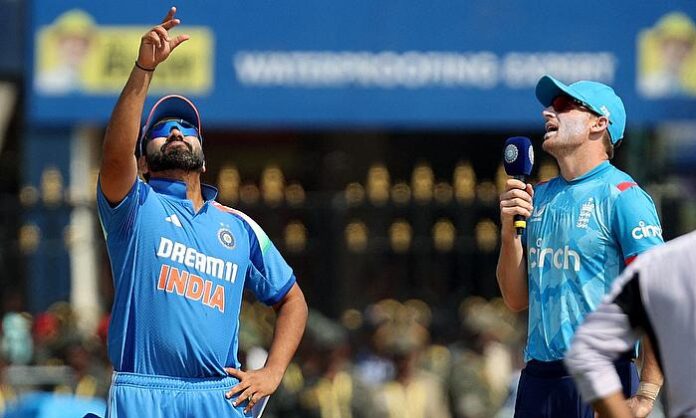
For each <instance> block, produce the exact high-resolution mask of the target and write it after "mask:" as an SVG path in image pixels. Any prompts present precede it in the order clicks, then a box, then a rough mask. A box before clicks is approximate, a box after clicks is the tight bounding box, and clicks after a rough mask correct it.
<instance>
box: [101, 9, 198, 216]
mask: <svg viewBox="0 0 696 418" xmlns="http://www.w3.org/2000/svg"><path fill="white" fill-rule="evenodd" d="M175 13H176V8H175V7H172V8H171V9H169V12H168V13H167V16H165V18H164V20H163V21H162V23H161V24H160V25H157V26H155V27H153V28H152V29H150V30H149V31H148V32H147V33H146V34H145V35H143V37H142V38H141V40H140V49H139V51H138V58H137V60H136V63H135V65H134V66H133V69H132V70H131V73H130V76H129V77H128V81H127V82H126V85H125V87H124V88H123V91H122V92H121V96H120V97H119V99H118V102H117V103H116V106H115V107H114V110H113V112H112V114H111V119H110V120H109V124H108V126H107V128H106V134H105V135H104V143H103V154H102V162H101V168H100V172H99V181H100V185H101V189H102V192H103V193H104V196H105V197H106V199H107V200H108V201H109V202H110V203H113V204H117V203H119V202H120V201H121V200H123V198H124V197H125V196H126V194H128V191H129V190H130V189H131V187H132V186H133V183H134V182H135V178H136V176H137V174H138V167H137V161H136V159H135V155H134V152H135V146H136V144H137V142H138V131H139V128H140V126H139V125H140V119H141V115H142V112H143V105H144V103H145V98H146V97H147V91H148V88H149V86H150V81H151V80H152V76H153V74H154V70H155V68H157V65H159V64H160V63H161V62H163V61H164V60H166V59H167V57H168V56H169V54H170V53H171V52H172V51H173V50H174V48H176V47H177V46H179V45H180V44H181V43H182V42H184V41H186V40H187V39H189V37H188V35H179V36H177V37H176V38H170V37H169V30H170V29H171V28H173V27H175V26H177V25H178V24H179V19H175V18H174V14H175Z"/></svg>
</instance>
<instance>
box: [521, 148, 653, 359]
mask: <svg viewBox="0 0 696 418" xmlns="http://www.w3.org/2000/svg"><path fill="white" fill-rule="evenodd" d="M523 238H524V239H525V242H526V244H525V249H526V255H527V272H528V277H529V333H528V340H527V347H526V350H525V358H526V360H527V361H529V360H532V359H534V360H540V361H554V360H560V359H562V358H563V357H564V355H565V352H566V351H567V349H568V348H569V346H570V342H571V339H572V337H573V334H574V333H575V330H576V329H577V327H578V326H579V325H580V324H581V323H582V321H583V320H584V318H585V316H586V315H587V314H588V313H590V312H592V311H594V310H595V309H596V308H597V306H598V305H599V303H600V302H601V300H602V298H603V297H604V295H605V294H606V293H608V292H609V290H610V288H611V284H612V282H613V281H614V279H615V278H616V277H617V276H618V275H619V273H620V272H621V271H622V270H623V269H624V267H625V266H626V263H627V262H630V261H631V259H632V258H633V257H635V256H636V255H638V254H640V253H642V252H643V251H645V250H647V249H649V248H651V247H652V246H654V245H657V244H660V243H662V229H661V227H660V221H659V219H658V217H657V212H656V210H655V205H654V204H653V201H652V199H651V198H650V196H648V194H647V193H645V192H644V191H643V190H642V189H641V188H640V187H638V185H637V184H636V183H635V182H634V181H633V179H632V178H631V177H630V176H629V175H628V174H626V173H624V172H622V171H621V170H619V169H617V168H615V167H614V166H613V165H611V164H610V163H609V162H608V161H605V162H603V163H602V164H600V165H599V166H597V167H595V168H594V169H592V170H591V171H589V172H588V173H586V174H584V175H582V176H580V177H578V178H576V179H574V180H572V181H566V180H564V179H563V178H562V177H560V176H559V177H556V178H554V179H552V180H550V181H549V182H547V183H542V184H539V185H537V186H536V187H535V190H534V211H533V213H532V216H531V217H530V218H529V219H528V222H527V231H526V233H525V236H524V237H523Z"/></svg>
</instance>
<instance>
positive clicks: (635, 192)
mask: <svg viewBox="0 0 696 418" xmlns="http://www.w3.org/2000/svg"><path fill="white" fill-rule="evenodd" d="M536 96H537V99H538V100H539V102H541V104H542V105H543V106H544V107H545V109H544V110H543V113H542V114H543V117H544V120H545V122H546V123H545V128H546V134H545V135H544V142H543V148H544V151H546V152H548V153H549V154H551V155H552V156H553V157H554V158H555V159H556V161H557V163H558V165H559V168H560V176H559V177H556V178H554V179H551V180H550V181H549V182H547V183H542V184H538V185H537V186H536V187H535V188H532V186H531V185H529V184H524V183H523V182H522V181H519V180H515V179H510V180H508V182H507V189H506V191H505V192H504V193H503V194H502V195H501V197H500V209H501V223H502V228H501V249H500V257H499V260H498V266H497V276H498V283H499V286H500V290H501V293H502V295H503V298H504V300H505V302H506V304H507V305H508V307H510V308H511V309H512V310H515V311H521V310H523V309H525V308H529V333H528V339H527V346H526V349H525V360H526V362H527V364H526V367H525V369H524V370H523V371H522V375H521V377H520V383H519V388H518V394H517V402H516V406H515V417H518V418H540V417H549V418H552V417H564V418H571V417H588V418H592V417H593V416H594V413H593V411H592V407H591V406H590V405H589V404H587V403H585V402H583V401H582V399H581V398H580V395H579V392H578V391H577V389H576V388H575V385H574V384H573V381H572V378H571V377H570V375H569V374H568V372H567V370H566V369H565V367H564V365H563V361H562V360H563V358H564V356H565V354H566V351H567V350H568V348H569V347H570V342H571V340H572V338H573V335H574V333H575V330H576V329H577V328H578V326H579V325H580V324H581V323H582V322H583V320H584V318H585V316H587V315H588V314H589V313H590V312H592V311H593V310H595V309H596V308H597V307H598V306H599V304H600V302H601V301H602V298H603V297H604V295H606V294H607V293H608V292H609V290H610V289H611V285H612V282H613V281H614V279H615V278H616V277H617V276H618V275H619V273H620V272H621V271H622V270H623V269H624V267H625V266H626V265H627V264H628V263H630V262H631V261H632V260H633V259H634V258H635V257H636V256H637V255H639V254H640V253H642V252H644V251H646V250H647V249H649V248H651V247H653V246H655V245H658V244H660V243H662V229H661V227H660V222H659V219H658V217H657V213H656V210H655V205H654V204H653V202H652V200H651V199H650V197H649V196H648V195H647V194H646V193H645V192H644V191H643V190H642V189H641V188H640V187H639V186H638V185H637V184H636V183H635V182H634V181H633V179H632V178H631V177H630V176H629V175H628V174H626V173H624V172H622V171H621V170H619V169H617V168H616V167H614V166H613V165H612V164H611V163H610V162H609V160H610V159H611V158H612V157H613V154H614V148H615V147H616V146H618V144H619V143H620V141H621V140H622V138H623V134H624V127H625V123H626V113H625V110H624V105H623V102H622V101H621V99H620V98H619V96H617V95H616V93H615V92H614V90H613V89H612V88H611V87H609V86H607V85H604V84H601V83H597V82H593V81H578V82H576V83H573V84H570V85H566V84H563V83H561V82H560V81H558V80H556V79H554V78H552V77H550V76H544V77H542V78H541V79H540V80H539V82H538V84H537V86H536ZM515 215H522V216H524V217H525V218H527V225H528V226H527V229H526V231H525V233H524V234H523V235H522V236H520V235H518V233H517V231H516V229H515V228H514V226H513V217H514V216H515ZM646 341H647V340H646ZM643 347H644V349H643V350H642V353H641V357H642V359H643V366H642V369H641V375H640V379H641V381H642V382H649V383H651V384H658V385H660V384H662V374H661V373H660V370H659V367H658V365H657V362H656V360H655V357H654V355H653V354H652V352H651V350H650V349H649V344H645V345H644V346H643ZM615 366H616V368H617V371H618V372H619V375H620V376H621V380H622V383H623V386H624V392H625V396H626V397H631V396H633V398H631V400H630V404H631V406H632V408H633V412H634V413H635V414H636V416H646V415H647V414H648V413H649V412H650V411H651V410H652V405H653V401H654V399H650V397H648V396H646V394H644V393H641V392H638V393H637V394H636V388H637V387H638V383H639V382H638V374H637V371H636V367H635V364H634V362H633V355H632V353H627V354H626V355H625V356H623V358H622V359H620V360H619V361H617V362H616V364H615ZM634 395H635V396H634Z"/></svg>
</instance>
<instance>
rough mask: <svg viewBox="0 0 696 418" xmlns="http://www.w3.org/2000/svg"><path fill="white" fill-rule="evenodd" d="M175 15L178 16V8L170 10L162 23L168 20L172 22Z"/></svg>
mask: <svg viewBox="0 0 696 418" xmlns="http://www.w3.org/2000/svg"><path fill="white" fill-rule="evenodd" d="M175 14H176V7H174V6H172V7H171V8H170V9H169V11H168V12H167V15H166V16H165V17H164V19H162V23H164V22H166V21H168V20H172V18H173V17H174V15H175Z"/></svg>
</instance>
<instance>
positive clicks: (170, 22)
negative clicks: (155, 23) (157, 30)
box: [161, 19, 181, 30]
mask: <svg viewBox="0 0 696 418" xmlns="http://www.w3.org/2000/svg"><path fill="white" fill-rule="evenodd" d="M179 23H181V20H179V19H170V20H167V21H166V22H162V25H161V26H162V27H163V28H165V29H167V30H169V29H171V28H173V27H174V26H176V25H178V24H179Z"/></svg>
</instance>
